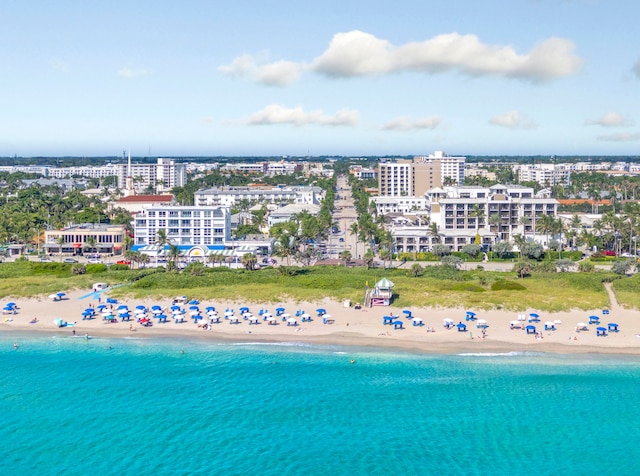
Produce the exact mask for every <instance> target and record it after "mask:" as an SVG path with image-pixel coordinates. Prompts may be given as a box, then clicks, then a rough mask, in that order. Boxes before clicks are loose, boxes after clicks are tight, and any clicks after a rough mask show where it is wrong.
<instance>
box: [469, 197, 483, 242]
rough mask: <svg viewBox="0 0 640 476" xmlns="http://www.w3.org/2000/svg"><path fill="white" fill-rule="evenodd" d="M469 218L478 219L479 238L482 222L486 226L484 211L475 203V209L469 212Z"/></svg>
mask: <svg viewBox="0 0 640 476" xmlns="http://www.w3.org/2000/svg"><path fill="white" fill-rule="evenodd" d="M469 216H470V217H472V218H475V219H476V237H477V236H478V228H480V222H483V223H482V225H484V210H483V209H482V208H481V207H480V206H479V205H478V204H477V203H475V204H474V205H473V209H472V210H471V211H470V212H469Z"/></svg>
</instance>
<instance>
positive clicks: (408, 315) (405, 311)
mask: <svg viewBox="0 0 640 476" xmlns="http://www.w3.org/2000/svg"><path fill="white" fill-rule="evenodd" d="M402 313H403V314H406V316H407V317H411V311H410V310H409V309H405V310H403V311H402Z"/></svg>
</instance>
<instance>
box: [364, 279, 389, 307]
mask: <svg viewBox="0 0 640 476" xmlns="http://www.w3.org/2000/svg"><path fill="white" fill-rule="evenodd" d="M393 286H394V284H393V282H392V281H389V280H388V279H387V278H382V279H381V280H380V281H378V282H377V283H376V284H375V286H374V287H373V289H367V294H366V296H365V306H368V307H371V306H389V305H390V304H391V299H392V297H393Z"/></svg>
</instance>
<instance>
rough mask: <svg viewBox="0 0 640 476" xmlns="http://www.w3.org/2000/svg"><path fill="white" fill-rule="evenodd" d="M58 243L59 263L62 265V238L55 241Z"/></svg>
mask: <svg viewBox="0 0 640 476" xmlns="http://www.w3.org/2000/svg"><path fill="white" fill-rule="evenodd" d="M56 242H57V243H58V251H59V252H60V262H61V263H62V245H64V237H62V236H60V237H58V239H57V240H56Z"/></svg>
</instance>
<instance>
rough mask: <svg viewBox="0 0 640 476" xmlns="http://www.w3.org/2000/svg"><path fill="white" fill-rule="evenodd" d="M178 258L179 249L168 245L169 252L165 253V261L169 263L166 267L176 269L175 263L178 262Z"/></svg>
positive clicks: (176, 246)
mask: <svg viewBox="0 0 640 476" xmlns="http://www.w3.org/2000/svg"><path fill="white" fill-rule="evenodd" d="M178 258H180V248H178V245H169V252H168V253H167V259H168V260H169V262H168V263H167V265H171V266H170V267H171V268H172V269H176V268H177V266H176V262H177V261H178Z"/></svg>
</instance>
